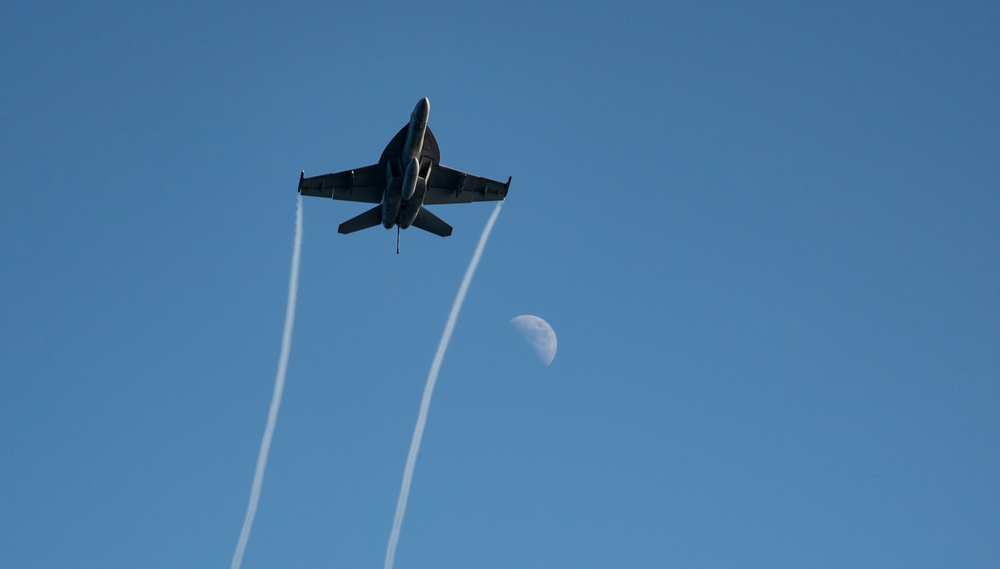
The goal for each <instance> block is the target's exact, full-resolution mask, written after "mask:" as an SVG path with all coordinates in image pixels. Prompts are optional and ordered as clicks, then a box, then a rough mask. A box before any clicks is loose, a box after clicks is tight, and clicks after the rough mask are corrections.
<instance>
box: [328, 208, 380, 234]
mask: <svg viewBox="0 0 1000 569" xmlns="http://www.w3.org/2000/svg"><path fill="white" fill-rule="evenodd" d="M380 223H382V205H381V204H380V205H377V206H375V207H373V208H371V209H370V210H368V211H366V212H364V213H362V214H361V215H358V216H356V217H352V218H351V219H348V220H347V221H345V222H344V223H341V224H340V227H338V228H337V231H338V232H340V233H343V234H344V235H347V234H348V233H354V232H355V231H361V230H362V229H368V228H369V227H375V226H376V225H378V224H380Z"/></svg>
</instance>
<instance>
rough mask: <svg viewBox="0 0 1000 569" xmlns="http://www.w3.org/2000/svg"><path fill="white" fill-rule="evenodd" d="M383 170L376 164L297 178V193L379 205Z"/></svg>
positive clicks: (383, 183)
mask: <svg viewBox="0 0 1000 569" xmlns="http://www.w3.org/2000/svg"><path fill="white" fill-rule="evenodd" d="M384 187H385V170H384V169H383V168H380V167H379V165H378V164H372V165H371V166H365V167H364V168H357V169H355V170H345V171H343V172H337V173H336V174H325V175H323V176H313V177H312V178H306V177H305V174H302V175H301V176H300V177H299V193H300V194H302V195H304V196H316V197H320V198H333V199H335V200H347V201H352V202H366V203H381V202H382V191H383V188H384Z"/></svg>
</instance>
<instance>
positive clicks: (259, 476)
mask: <svg viewBox="0 0 1000 569" xmlns="http://www.w3.org/2000/svg"><path fill="white" fill-rule="evenodd" d="M301 253H302V196H299V201H298V204H297V205H296V208H295V249H294V251H293V253H292V274H291V276H290V277H289V282H288V309H287V310H286V311H285V332H284V334H283V335H282V337H281V356H280V357H279V358H278V374H277V375H276V376H275V378H274V393H273V394H272V395H271V408H270V410H269V411H268V412H267V426H266V427H265V428H264V438H263V439H262V440H261V441H260V453H259V454H258V455H257V469H256V470H255V471H254V473H253V484H252V485H251V487H250V503H249V504H248V505H247V514H246V517H245V518H244V519H243V529H242V530H241V531H240V539H239V541H238V542H236V551H235V552H234V553H233V562H232V564H231V565H230V567H231V568H232V569H239V567H240V564H242V563H243V552H244V551H246V548H247V540H249V539H250V527H251V526H252V525H253V518H254V516H255V515H256V514H257V503H258V502H259V501H260V488H261V486H262V485H263V484H264V469H265V468H267V455H268V453H269V452H270V450H271V437H273V436H274V425H275V424H276V423H277V422H278V408H279V407H281V392H282V391H283V390H284V389H285V373H286V372H287V371H288V353H289V352H290V351H291V348H292V326H293V325H294V324H295V297H296V296H297V294H298V290H299V257H300V256H301Z"/></svg>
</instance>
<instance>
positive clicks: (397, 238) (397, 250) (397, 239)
mask: <svg viewBox="0 0 1000 569" xmlns="http://www.w3.org/2000/svg"><path fill="white" fill-rule="evenodd" d="M396 254H397V255H399V226H398V225H397V226H396Z"/></svg>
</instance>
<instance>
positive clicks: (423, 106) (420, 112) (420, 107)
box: [413, 97, 431, 120]
mask: <svg viewBox="0 0 1000 569" xmlns="http://www.w3.org/2000/svg"><path fill="white" fill-rule="evenodd" d="M413 114H415V115H417V116H418V117H420V118H421V119H423V120H427V117H428V115H430V114H431V102H430V101H428V100H427V97H424V98H423V99H420V100H419V101H418V102H417V108H415V109H413Z"/></svg>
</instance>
